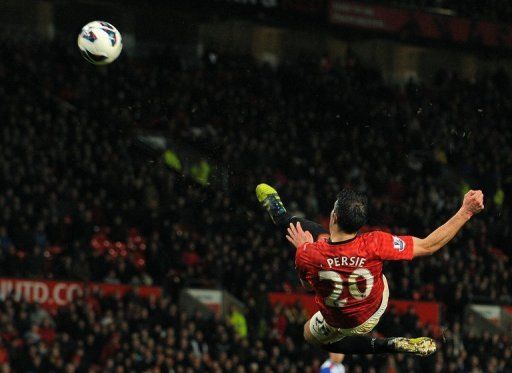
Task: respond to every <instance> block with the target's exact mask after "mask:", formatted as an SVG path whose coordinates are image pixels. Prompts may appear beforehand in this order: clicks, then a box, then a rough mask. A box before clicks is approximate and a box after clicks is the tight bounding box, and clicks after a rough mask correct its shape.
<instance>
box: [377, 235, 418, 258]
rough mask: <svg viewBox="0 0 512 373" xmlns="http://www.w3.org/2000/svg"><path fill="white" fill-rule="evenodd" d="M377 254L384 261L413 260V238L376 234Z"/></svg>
mask: <svg viewBox="0 0 512 373" xmlns="http://www.w3.org/2000/svg"><path fill="white" fill-rule="evenodd" d="M374 235H375V243H374V244H375V254H376V256H377V257H378V258H380V259H382V260H412V257H413V245H414V243H413V239H412V236H394V235H392V234H390V233H386V232H374Z"/></svg>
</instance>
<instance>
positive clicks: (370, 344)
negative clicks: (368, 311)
mask: <svg viewBox="0 0 512 373" xmlns="http://www.w3.org/2000/svg"><path fill="white" fill-rule="evenodd" d="M392 339H393V338H372V337H368V336H365V335H357V336H350V337H345V338H343V339H342V340H340V341H338V342H334V343H328V344H324V345H322V349H324V350H326V351H329V352H336V353H341V354H382V353H393V352H400V351H397V350H396V348H395V345H394V344H393V343H392V342H391V340H392Z"/></svg>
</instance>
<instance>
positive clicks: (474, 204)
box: [413, 190, 484, 257]
mask: <svg viewBox="0 0 512 373" xmlns="http://www.w3.org/2000/svg"><path fill="white" fill-rule="evenodd" d="M483 209H484V195H483V193H482V191H481V190H470V191H469V192H467V193H466V195H465V196H464V200H463V202H462V207H461V208H460V209H459V211H457V213H456V214H455V215H453V216H452V217H451V218H450V219H449V220H448V221H447V222H446V223H444V224H443V225H441V226H440V227H439V228H437V229H436V230H435V231H433V232H432V233H430V234H429V235H428V236H427V237H426V238H417V237H414V238H413V242H414V245H413V247H414V249H413V255H414V257H417V256H424V255H432V254H433V253H435V252H436V251H437V250H439V249H440V248H442V247H443V246H444V245H446V244H447V243H448V242H450V241H451V239H452V238H453V237H454V236H455V235H456V234H457V232H458V231H459V230H460V229H461V228H462V227H463V226H464V224H466V223H467V222H468V221H469V219H471V217H472V216H473V215H475V214H478V213H479V212H480V211H482V210H483Z"/></svg>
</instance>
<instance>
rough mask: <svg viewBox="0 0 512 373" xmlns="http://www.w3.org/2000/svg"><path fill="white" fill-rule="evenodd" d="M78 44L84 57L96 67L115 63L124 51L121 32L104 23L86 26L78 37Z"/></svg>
mask: <svg viewBox="0 0 512 373" xmlns="http://www.w3.org/2000/svg"><path fill="white" fill-rule="evenodd" d="M77 43H78V48H80V53H82V56H83V57H84V58H85V59H86V60H87V61H89V62H90V63H92V64H94V65H106V64H109V63H111V62H113V61H114V60H115V59H116V58H117V57H119V54H120V53H121V50H122V49H123V42H122V40H121V34H120V33H119V31H117V29H116V28H115V27H114V26H112V25H111V24H110V23H108V22H103V21H93V22H89V23H88V24H86V25H85V26H84V27H83V28H82V31H81V32H80V34H79V35H78V40H77Z"/></svg>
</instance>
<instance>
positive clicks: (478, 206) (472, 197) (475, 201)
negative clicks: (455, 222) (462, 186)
mask: <svg viewBox="0 0 512 373" xmlns="http://www.w3.org/2000/svg"><path fill="white" fill-rule="evenodd" d="M483 209H484V194H483V193H482V191H481V190H470V191H469V192H467V193H466V195H465V196H464V201H462V210H463V211H464V212H465V213H466V214H468V215H469V217H471V216H473V215H475V214H478V213H479V212H480V211H482V210H483Z"/></svg>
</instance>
